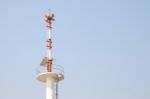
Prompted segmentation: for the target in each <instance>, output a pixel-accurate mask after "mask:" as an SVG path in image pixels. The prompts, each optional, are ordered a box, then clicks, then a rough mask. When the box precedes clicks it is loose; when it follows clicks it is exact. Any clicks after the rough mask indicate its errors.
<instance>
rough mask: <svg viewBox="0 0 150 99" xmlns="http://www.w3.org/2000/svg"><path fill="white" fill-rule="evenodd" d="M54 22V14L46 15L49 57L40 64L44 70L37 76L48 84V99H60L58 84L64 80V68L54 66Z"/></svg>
mask: <svg viewBox="0 0 150 99" xmlns="http://www.w3.org/2000/svg"><path fill="white" fill-rule="evenodd" d="M54 20H55V19H54V14H51V13H50V12H49V14H48V15H45V22H46V23H47V29H48V37H47V56H46V57H44V58H43V60H42V62H41V64H40V65H41V67H42V68H43V70H42V71H38V74H37V80H39V81H41V82H43V83H46V99H58V82H59V81H61V80H63V79H64V73H63V68H62V67H60V66H54V64H53V58H52V39H51V30H52V21H54Z"/></svg>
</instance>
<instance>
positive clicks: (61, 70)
mask: <svg viewBox="0 0 150 99" xmlns="http://www.w3.org/2000/svg"><path fill="white" fill-rule="evenodd" d="M44 72H47V68H46V67H42V66H39V67H38V68H37V72H36V73H37V74H40V73H44ZM52 72H54V73H58V74H63V75H64V68H63V67H62V66H60V65H55V64H54V65H53V68H52Z"/></svg>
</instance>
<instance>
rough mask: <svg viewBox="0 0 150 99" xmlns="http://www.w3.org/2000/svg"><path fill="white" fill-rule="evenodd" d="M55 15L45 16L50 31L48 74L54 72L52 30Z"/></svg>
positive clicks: (48, 40)
mask: <svg viewBox="0 0 150 99" xmlns="http://www.w3.org/2000/svg"><path fill="white" fill-rule="evenodd" d="M54 20H55V19H54V14H53V13H52V14H51V13H50V10H49V15H45V22H46V23H47V29H48V39H47V72H52V64H53V59H52V39H51V30H52V21H54Z"/></svg>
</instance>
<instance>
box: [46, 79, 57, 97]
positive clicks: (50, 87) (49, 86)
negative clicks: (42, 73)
mask: <svg viewBox="0 0 150 99" xmlns="http://www.w3.org/2000/svg"><path fill="white" fill-rule="evenodd" d="M54 93H55V81H54V79H53V78H51V77H48V78H47V81H46V99H54Z"/></svg>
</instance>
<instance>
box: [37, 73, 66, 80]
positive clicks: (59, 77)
mask: <svg viewBox="0 0 150 99" xmlns="http://www.w3.org/2000/svg"><path fill="white" fill-rule="evenodd" d="M47 78H52V79H54V80H56V81H61V80H63V79H64V75H63V74H61V73H55V72H44V73H40V74H38V75H37V80H39V81H41V82H46V80H47Z"/></svg>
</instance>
